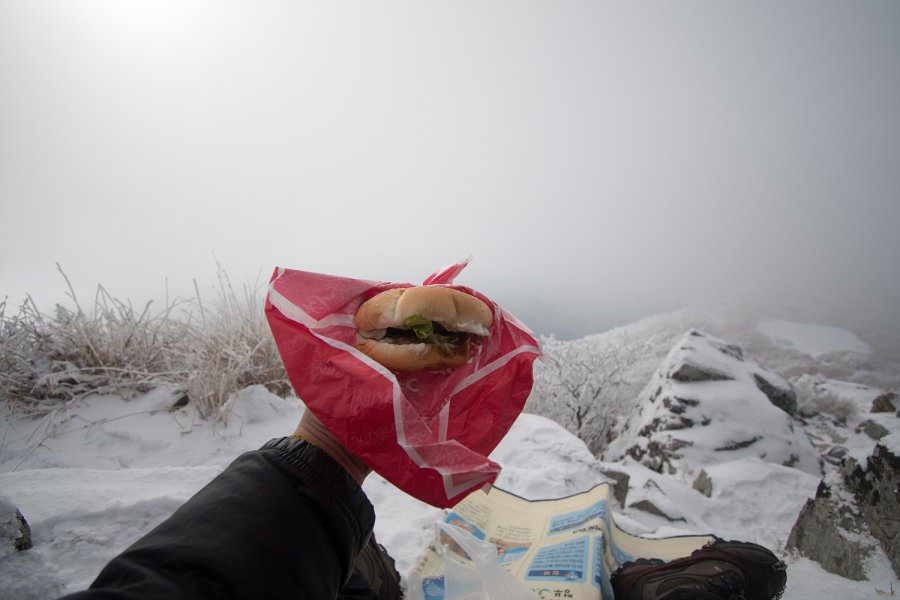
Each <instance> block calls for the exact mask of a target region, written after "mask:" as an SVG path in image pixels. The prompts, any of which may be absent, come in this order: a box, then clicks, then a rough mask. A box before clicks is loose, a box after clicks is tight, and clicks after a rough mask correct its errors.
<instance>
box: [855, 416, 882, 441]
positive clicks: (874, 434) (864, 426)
mask: <svg viewBox="0 0 900 600" xmlns="http://www.w3.org/2000/svg"><path fill="white" fill-rule="evenodd" d="M856 433H865V434H866V435H867V436H869V437H870V438H872V439H873V440H875V441H876V442H877V441H879V440H880V439H881V438H883V437H884V436H886V435H887V434H889V433H890V431H888V428H887V427H885V426H884V425H881V424H879V423H876V422H875V421H872V420H871V419H868V420H865V421H863V422H862V423H860V424H859V425H857V426H856Z"/></svg>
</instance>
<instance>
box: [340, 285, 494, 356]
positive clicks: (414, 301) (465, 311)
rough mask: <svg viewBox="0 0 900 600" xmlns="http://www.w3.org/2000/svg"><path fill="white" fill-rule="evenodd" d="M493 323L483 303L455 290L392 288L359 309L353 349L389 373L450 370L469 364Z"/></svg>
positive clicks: (443, 288) (429, 286)
mask: <svg viewBox="0 0 900 600" xmlns="http://www.w3.org/2000/svg"><path fill="white" fill-rule="evenodd" d="M493 320H494V316H493V313H492V312H491V308H490V307H489V306H488V305H487V304H485V303H484V302H482V301H481V300H479V299H478V298H476V297H475V296H472V295H471V294H467V293H465V292H461V291H459V290H455V289H452V288H448V287H440V286H432V285H428V286H420V287H409V288H394V289H391V290H387V291H385V292H381V293H380V294H377V295H375V296H372V297H371V298H369V299H368V300H366V301H365V302H363V304H362V305H361V306H360V307H359V310H358V311H357V312H356V316H355V317H354V323H355V325H356V328H357V329H358V333H357V344H356V348H357V349H358V350H359V351H360V352H362V353H363V354H365V355H367V356H369V357H370V358H372V359H373V360H375V361H376V362H378V363H380V364H382V365H384V366H385V367H387V368H388V369H391V370H392V371H406V372H415V371H431V370H438V369H446V368H455V367H459V366H461V365H463V364H465V363H466V362H468V361H469V359H470V358H471V357H472V347H473V345H474V344H477V343H479V342H480V341H481V340H482V339H483V338H484V337H486V336H487V335H488V333H489V331H488V330H489V329H490V327H491V324H492V323H493Z"/></svg>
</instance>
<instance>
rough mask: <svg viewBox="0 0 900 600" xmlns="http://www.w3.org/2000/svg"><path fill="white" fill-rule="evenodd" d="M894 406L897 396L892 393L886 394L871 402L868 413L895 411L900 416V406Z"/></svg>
mask: <svg viewBox="0 0 900 600" xmlns="http://www.w3.org/2000/svg"><path fill="white" fill-rule="evenodd" d="M896 404H897V394H895V393H894V392H888V393H886V394H882V395H880V396H878V397H877V398H875V399H874V400H872V410H870V411H869V412H873V413H881V412H894V410H897V414H900V406H896Z"/></svg>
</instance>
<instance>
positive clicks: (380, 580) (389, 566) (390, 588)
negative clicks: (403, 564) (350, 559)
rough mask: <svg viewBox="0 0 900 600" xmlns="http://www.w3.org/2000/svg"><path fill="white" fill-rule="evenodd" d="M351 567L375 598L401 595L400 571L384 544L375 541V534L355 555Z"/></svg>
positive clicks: (387, 599)
mask: <svg viewBox="0 0 900 600" xmlns="http://www.w3.org/2000/svg"><path fill="white" fill-rule="evenodd" d="M353 569H354V571H356V572H357V573H359V574H360V575H361V576H362V577H363V579H365V580H366V581H367V582H368V584H369V587H370V588H371V589H372V592H373V593H374V594H375V598H376V599H377V600H399V599H400V598H402V597H403V592H402V590H401V588H400V573H398V572H397V567H396V565H395V562H394V559H393V558H391V555H390V554H388V553H387V550H385V549H384V546H382V545H381V544H379V543H378V542H376V541H375V535H374V534H372V535H371V536H369V541H368V543H366V545H365V546H364V547H363V549H362V551H361V552H360V553H359V555H358V556H357V557H356V562H354V563H353Z"/></svg>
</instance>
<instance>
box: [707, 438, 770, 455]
mask: <svg viewBox="0 0 900 600" xmlns="http://www.w3.org/2000/svg"><path fill="white" fill-rule="evenodd" d="M761 439H762V436H761V435H755V436H753V437H752V438H750V439H749V440H741V441H739V442H728V443H727V444H725V445H724V446H720V447H718V448H716V451H717V452H731V451H734V450H741V449H742V448H749V447H750V446H752V445H753V444H755V443H756V442H758V441H759V440H761Z"/></svg>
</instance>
